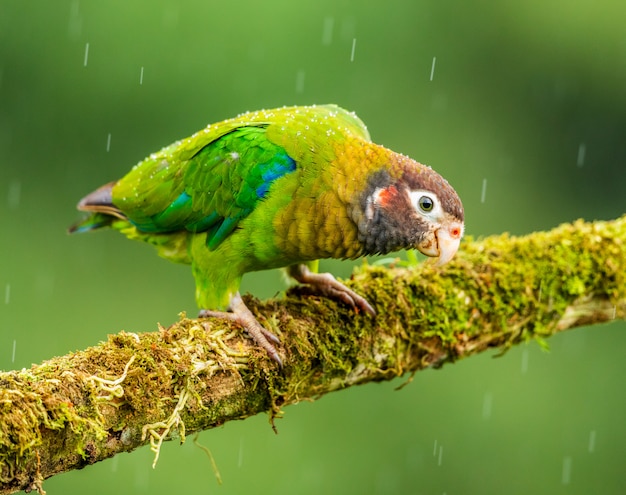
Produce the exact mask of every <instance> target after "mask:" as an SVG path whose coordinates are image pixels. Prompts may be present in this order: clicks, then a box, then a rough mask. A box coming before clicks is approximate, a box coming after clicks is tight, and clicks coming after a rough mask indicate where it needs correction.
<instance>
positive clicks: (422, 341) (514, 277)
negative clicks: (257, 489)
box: [0, 217, 626, 493]
mask: <svg viewBox="0 0 626 495" xmlns="http://www.w3.org/2000/svg"><path fill="white" fill-rule="evenodd" d="M410 265H411V266H409V267H408V268H406V267H400V266H395V267H393V266H390V267H383V266H370V265H368V266H363V267H361V268H360V269H359V270H358V272H357V273H356V274H355V275H354V277H353V279H352V280H351V281H349V282H348V284H349V285H351V286H352V287H353V288H355V289H356V290H357V291H358V292H360V293H361V294H362V295H364V296H365V297H366V298H367V299H368V300H369V301H370V303H372V304H373V306H374V307H375V309H376V311H377V313H378V316H377V317H376V318H371V317H369V316H367V315H363V314H355V313H354V312H353V311H352V310H351V309H349V308H346V307H344V306H342V305H340V304H337V303H335V302H333V301H328V300H324V299H320V298H318V297H316V296H312V295H311V294H310V293H307V292H306V291H303V290H301V289H296V290H291V291H289V292H288V293H287V295H286V298H285V299H284V300H282V301H280V302H279V301H269V302H266V303H260V302H259V301H257V300H255V299H253V298H247V300H246V302H247V304H248V306H249V307H250V308H251V309H252V310H253V311H254V312H255V313H256V314H257V316H258V318H259V320H260V321H262V322H263V323H264V324H265V325H267V326H268V327H269V328H271V329H272V330H273V331H274V332H275V333H276V334H277V335H279V336H280V338H281V340H282V343H283V345H282V347H281V352H282V353H283V354H284V358H285V359H284V361H285V366H284V368H283V369H282V370H279V369H278V366H277V365H276V363H274V362H272V361H271V360H269V359H267V356H266V355H265V354H264V353H263V352H262V351H260V350H259V349H256V348H254V347H253V346H252V345H251V343H250V341H249V339H247V338H246V337H245V335H242V332H241V331H240V330H239V329H238V328H235V327H231V326H230V324H228V323H226V322H223V321H221V322H218V321H214V320H210V321H207V320H196V319H189V318H186V317H185V315H181V318H180V321H179V322H177V323H176V324H174V325H172V326H170V327H168V328H163V327H159V328H158V329H157V331H156V332H150V333H141V334H135V333H130V332H121V333H119V334H117V335H113V336H111V337H110V338H109V339H108V341H107V342H103V343H101V344H99V345H97V346H95V347H92V348H89V349H86V350H85V351H81V352H77V353H74V354H70V355H68V356H63V357H59V358H55V359H52V360H50V361H47V362H44V363H42V364H40V365H36V366H33V367H32V368H31V369H30V370H22V371H12V372H6V373H2V374H0V482H1V487H2V489H1V490H0V493H8V492H9V491H11V490H13V489H41V483H42V480H43V479H44V478H46V477H49V476H52V475H53V474H55V473H58V472H62V471H66V470H68V469H71V468H75V467H81V466H84V465H86V464H89V463H93V462H96V461H98V460H101V459H104V458H107V457H110V456H112V455H114V454H115V453H117V452H122V451H129V450H132V449H134V448H137V447H139V446H141V445H144V444H145V443H148V442H150V441H151V440H152V446H153V448H154V449H155V451H156V452H157V454H158V448H159V446H160V443H161V442H162V441H164V440H166V439H169V438H172V437H178V438H181V439H184V437H185V435H186V434H187V433H190V432H194V431H199V430H203V429H207V428H210V427H213V426H216V425H219V424H222V423H224V422H225V421H228V420H230V419H240V418H244V417H247V416H250V415H253V414H256V413H258V412H260V411H267V412H269V416H270V420H272V421H273V419H274V418H275V417H279V416H280V414H281V408H282V407H283V406H284V405H286V404H290V403H294V402H298V401H300V400H310V399H313V398H316V397H319V396H320V395H323V394H325V393H327V392H330V391H333V390H337V389H341V388H344V387H347V386H351V385H354V384H359V383H366V382H368V381H377V380H385V379H389V378H393V377H395V376H400V375H402V374H404V373H406V372H407V371H413V372H414V371H415V370H418V369H422V368H425V367H432V366H441V365H443V364H445V363H448V362H452V361H454V360H457V359H460V358H463V357H467V356H469V355H472V354H474V353H477V352H480V351H483V350H485V349H488V348H492V347H498V348H499V349H500V350H506V349H507V348H509V347H510V346H511V345H513V344H516V343H518V342H522V341H527V340H531V339H534V340H536V341H538V342H539V343H540V344H543V343H544V342H545V339H546V338H547V337H549V336H550V335H552V334H553V333H555V332H558V331H562V330H565V329H567V328H571V327H573V326H577V325H581V324H590V323H595V322H600V321H608V320H610V319H612V318H616V317H618V318H624V316H625V314H626V217H623V218H621V219H618V220H616V221H613V222H596V223H584V222H581V221H578V222H575V223H574V224H569V225H563V226H560V227H558V228H556V229H554V230H553V231H550V232H540V233H535V234H532V235H530V236H526V237H511V236H509V235H506V234H504V235H501V236H494V237H489V238H487V239H483V240H477V241H473V240H466V241H465V242H464V243H463V244H462V247H461V250H460V252H459V254H458V255H457V257H456V258H455V259H454V260H453V261H452V262H451V263H449V264H448V265H446V266H445V267H443V268H438V267H435V266H433V265H431V264H429V263H422V264H414V263H411V264H410Z"/></svg>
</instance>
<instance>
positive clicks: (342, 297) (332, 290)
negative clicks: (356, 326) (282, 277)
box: [288, 265, 376, 316]
mask: <svg viewBox="0 0 626 495" xmlns="http://www.w3.org/2000/svg"><path fill="white" fill-rule="evenodd" d="M288 273H289V275H290V276H291V277H293V278H294V279H296V280H297V281H298V282H300V283H301V284H307V285H309V286H311V287H312V288H314V289H315V290H316V291H317V292H318V293H319V294H321V295H322V296H324V297H328V298H331V299H338V300H339V301H341V302H342V303H344V304H346V305H348V306H350V307H352V308H354V309H355V310H357V311H359V310H361V311H364V312H365V313H367V314H368V315H370V316H376V311H375V310H374V308H372V306H371V305H370V303H368V302H367V300H366V299H365V298H364V297H361V296H359V295H358V294H357V293H356V292H354V291H353V290H350V289H348V288H347V287H346V286H345V285H343V284H342V283H341V282H339V281H338V280H337V279H336V278H335V277H333V276H332V275H331V274H330V273H313V272H312V271H311V270H309V268H308V267H307V266H306V265H292V266H290V267H289V268H288Z"/></svg>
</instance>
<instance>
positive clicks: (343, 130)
mask: <svg viewBox="0 0 626 495" xmlns="http://www.w3.org/2000/svg"><path fill="white" fill-rule="evenodd" d="M77 208H78V210H80V211H83V212H87V213H88V214H89V215H88V216H87V217H86V218H85V219H83V220H81V221H79V222H78V223H76V224H75V225H73V226H72V227H70V229H69V230H70V232H86V231H91V230H96V229H100V228H103V227H110V228H112V229H114V230H117V231H119V232H120V233H122V234H124V235H125V236H126V237H127V238H129V239H135V240H140V241H144V242H147V243H149V244H152V245H153V246H154V247H155V248H156V249H157V253H158V254H159V255H160V256H162V257H164V258H166V259H169V260H171V261H174V262H178V263H185V264H189V265H191V270H192V273H193V277H194V279H195V285H196V293H195V296H196V302H197V305H198V307H199V308H200V314H199V317H201V318H204V317H217V318H222V319H225V320H228V321H231V322H234V323H235V324H236V325H238V326H240V327H241V328H243V329H244V330H245V331H246V332H247V334H248V335H249V336H250V337H251V338H252V339H253V341H254V342H255V343H256V345H258V346H259V347H261V348H262V349H264V350H265V351H266V353H267V354H268V355H269V356H270V357H271V358H272V359H273V360H274V361H276V362H277V363H278V365H279V366H280V367H282V366H283V360H282V358H281V356H280V354H279V353H278V351H277V349H276V347H277V346H279V344H280V340H279V339H278V337H277V336H276V335H275V334H274V333H272V332H270V331H269V330H267V329H266V328H265V327H264V326H263V325H261V324H260V323H259V322H258V320H257V319H256V317H255V316H254V314H253V313H252V312H251V311H250V309H249V308H248V307H247V306H246V304H245V303H244V301H243V299H242V297H241V295H240V292H239V288H240V284H241V280H242V277H243V276H244V274H246V273H248V272H253V271H258V270H266V269H274V268H283V269H285V270H286V272H287V274H288V275H289V276H290V277H291V278H293V279H295V281H297V282H299V283H301V284H308V285H310V286H311V287H312V288H313V289H314V290H315V291H316V292H317V293H318V294H320V295H321V296H324V297H330V298H334V299H336V300H338V301H339V302H341V303H343V304H346V305H347V306H349V307H351V308H353V309H354V310H355V311H356V312H361V311H362V312H364V313H366V314H369V315H372V316H375V314H376V312H375V310H374V308H373V307H372V306H371V305H370V304H369V302H368V301H367V300H366V299H365V298H364V297H362V296H361V295H359V294H357V293H356V292H354V291H353V290H351V289H349V288H348V287H346V286H345V285H344V284H343V283H341V282H339V281H338V280H337V279H336V278H335V277H333V275H331V274H330V273H318V272H317V267H318V261H319V260H320V259H327V258H335V259H356V258H359V257H362V256H367V255H376V254H387V253H390V252H395V251H399V250H402V249H417V250H419V251H420V252H421V253H423V254H424V255H426V256H429V257H433V258H436V259H437V261H436V264H439V265H441V264H444V263H446V262H448V261H449V260H450V259H451V258H452V257H453V256H454V255H455V253H456V252H457V250H458V247H459V243H460V240H461V237H462V236H463V231H464V211H463V205H462V203H461V200H460V198H459V196H458V194H457V193H456V191H455V190H454V189H453V188H452V186H451V185H450V184H449V183H448V182H447V181H446V180H445V179H444V178H443V177H442V176H441V175H439V174H438V173H437V172H435V171H434V170H433V169H432V168H430V167H428V166H426V165H423V164H421V163H419V162H417V161H415V160H413V159H411V158H409V157H408V156H405V155H403V154H400V153H396V152H393V151H391V150H389V149H387V148H385V147H383V146H381V145H378V144H374V143H373V142H372V140H371V138H370V135H369V132H368V130H367V127H366V126H365V124H364V123H363V122H362V121H361V120H360V119H359V118H358V117H357V116H356V114H355V113H353V112H349V111H347V110H344V109H343V108H341V107H339V106H336V105H333V104H328V105H311V106H293V107H282V108H277V109H273V110H260V111H255V112H248V113H244V114H241V115H239V116H237V117H235V118H231V119H228V120H225V121H223V122H220V123H217V124H211V125H208V126H207V127H205V128H204V129H202V130H200V131H199V132H197V133H195V134H193V135H192V136H190V137H188V138H185V139H182V140H179V141H176V142H175V143H173V144H171V145H169V146H166V147H165V148H163V149H161V150H160V151H158V152H156V153H152V154H151V155H149V156H148V157H147V158H145V159H144V160H143V161H141V162H139V163H138V164H137V165H135V166H134V167H133V168H132V169H131V170H130V172H128V174H127V175H125V176H124V177H122V178H121V179H119V180H117V181H114V182H110V183H108V184H105V185H104V186H102V187H100V188H98V189H96V190H95V191H94V192H92V193H90V194H88V195H87V196H85V197H84V198H83V199H81V200H80V202H79V203H78V205H77Z"/></svg>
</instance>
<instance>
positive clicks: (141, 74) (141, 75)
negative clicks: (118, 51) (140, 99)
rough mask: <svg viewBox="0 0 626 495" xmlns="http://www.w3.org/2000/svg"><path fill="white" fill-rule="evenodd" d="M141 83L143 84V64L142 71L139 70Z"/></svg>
mask: <svg viewBox="0 0 626 495" xmlns="http://www.w3.org/2000/svg"><path fill="white" fill-rule="evenodd" d="M139 85H140V86H141V85H143V66H142V67H141V71H140V72H139Z"/></svg>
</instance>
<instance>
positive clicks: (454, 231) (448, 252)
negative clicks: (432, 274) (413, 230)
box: [435, 222, 463, 266]
mask: <svg viewBox="0 0 626 495" xmlns="http://www.w3.org/2000/svg"><path fill="white" fill-rule="evenodd" d="M435 235H436V236H437V246H438V248H439V259H438V260H437V262H436V263H435V264H436V265H438V266H441V265H445V264H446V263H447V262H448V261H450V260H451V259H452V258H454V255H455V254H456V252H457V251H458V250H459V244H460V243H461V237H463V224H462V223H459V222H452V223H451V224H450V225H448V226H446V227H441V228H440V229H439V230H437V231H436V232H435Z"/></svg>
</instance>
